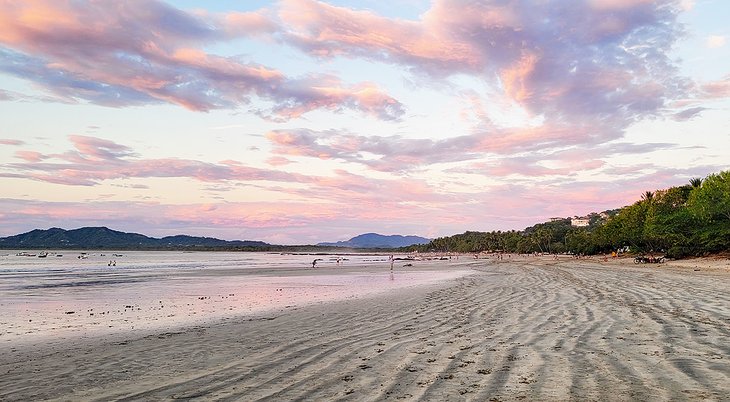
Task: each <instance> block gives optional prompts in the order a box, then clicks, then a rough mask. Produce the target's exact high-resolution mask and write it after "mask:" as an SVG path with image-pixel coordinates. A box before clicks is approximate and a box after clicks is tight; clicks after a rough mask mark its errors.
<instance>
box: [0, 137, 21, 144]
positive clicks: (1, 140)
mask: <svg viewBox="0 0 730 402" xmlns="http://www.w3.org/2000/svg"><path fill="white" fill-rule="evenodd" d="M23 144H25V142H24V141H21V140H14V139H11V138H0V145H23Z"/></svg>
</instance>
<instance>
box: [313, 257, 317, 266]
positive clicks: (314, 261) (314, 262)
mask: <svg viewBox="0 0 730 402" xmlns="http://www.w3.org/2000/svg"><path fill="white" fill-rule="evenodd" d="M312 268H317V259H316V258H315V259H314V260H312Z"/></svg>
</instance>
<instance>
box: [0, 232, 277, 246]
mask: <svg viewBox="0 0 730 402" xmlns="http://www.w3.org/2000/svg"><path fill="white" fill-rule="evenodd" d="M267 246H269V244H267V243H264V242H261V241H249V240H245V241H241V240H234V241H227V240H221V239H215V238H212V237H194V236H185V235H177V236H167V237H163V238H161V239H157V238H154V237H148V236H145V235H142V234H139V233H126V232H119V231H116V230H112V229H109V228H106V227H85V228H79V229H73V230H65V229H60V228H51V229H48V230H42V229H35V230H31V231H30V232H27V233H22V234H19V235H15V236H8V237H0V248H4V249H24V248H36V249H38V248H49V249H51V248H52V249H182V248H199V249H215V248H230V249H236V248H255V247H267Z"/></svg>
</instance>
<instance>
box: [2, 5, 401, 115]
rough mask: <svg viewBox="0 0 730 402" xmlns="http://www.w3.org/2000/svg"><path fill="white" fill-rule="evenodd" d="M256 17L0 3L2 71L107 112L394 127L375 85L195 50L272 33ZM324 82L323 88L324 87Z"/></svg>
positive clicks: (391, 104) (395, 108)
mask: <svg viewBox="0 0 730 402" xmlns="http://www.w3.org/2000/svg"><path fill="white" fill-rule="evenodd" d="M272 27H273V22H271V21H268V20H267V19H266V17H265V16H264V14H263V13H259V12H252V13H231V14H228V15H224V16H218V15H215V16H210V15H206V14H205V13H202V14H200V15H195V14H192V13H186V12H183V11H180V10H178V9H175V8H173V7H171V6H169V5H166V4H165V3H162V2H157V1H151V2H140V1H133V0H130V1H123V2H116V3H114V5H113V6H109V5H102V4H97V3H93V2H92V3H87V2H80V3H77V2H70V3H69V2H56V1H50V0H45V1H37V2H32V3H8V2H3V3H0V44H3V45H4V46H5V47H6V48H7V49H8V50H3V51H2V52H3V59H5V62H4V63H0V71H5V72H7V73H10V74H13V75H16V76H20V77H22V78H25V79H29V80H33V81H35V82H36V83H38V84H40V85H42V86H44V87H45V88H47V89H48V90H49V91H51V92H52V93H53V94H54V95H55V96H58V97H60V98H62V99H66V100H69V101H77V100H85V101H89V102H93V103H98V104H102V105H108V106H125V105H134V104H148V103H160V102H167V103H173V104H178V105H181V106H183V107H186V108H188V109H191V110H198V111H207V110H211V109H219V108H238V107H241V106H244V105H246V104H247V103H248V102H249V100H250V98H252V97H258V98H261V99H264V100H268V101H272V102H273V103H274V105H275V107H274V108H273V113H275V114H276V115H278V117H279V118H291V117H297V116H300V115H301V114H303V113H306V112H309V111H312V110H315V109H319V108H326V109H335V110H343V109H350V110H357V111H363V112H365V113H367V114H370V115H374V116H377V117H379V118H383V119H391V120H392V119H398V118H399V117H400V116H401V115H402V114H403V107H402V105H400V103H398V101H397V100H395V99H394V98H392V97H390V96H388V95H387V94H385V93H384V91H383V90H382V89H380V88H378V87H376V86H375V85H373V84H370V83H363V84H356V85H354V86H348V85H344V84H343V83H342V82H340V81H339V80H337V79H334V78H332V77H321V76H316V75H313V76H310V77H307V78H304V79H292V78H288V77H285V76H284V75H283V74H282V73H280V72H279V71H276V70H274V69H271V68H267V67H265V66H261V65H259V64H256V63H246V62H242V61H240V60H238V59H236V58H226V57H220V56H215V55H211V54H207V53H206V52H204V51H203V50H202V47H203V45H205V44H209V43H213V42H216V41H220V40H226V39H230V38H232V37H235V36H239V35H248V34H251V35H253V34H261V33H266V32H269V31H271V30H272ZM323 81H326V82H327V86H324V87H323V86H322V85H321V84H322V82H323Z"/></svg>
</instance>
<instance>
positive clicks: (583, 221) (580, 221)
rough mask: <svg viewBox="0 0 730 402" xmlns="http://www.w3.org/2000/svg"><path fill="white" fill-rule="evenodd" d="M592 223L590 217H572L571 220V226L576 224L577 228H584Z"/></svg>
mask: <svg viewBox="0 0 730 402" xmlns="http://www.w3.org/2000/svg"><path fill="white" fill-rule="evenodd" d="M589 223H590V220H589V219H588V218H572V219H571V220H570V226H575V227H577V228H584V227H586V226H588V224H589Z"/></svg>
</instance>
